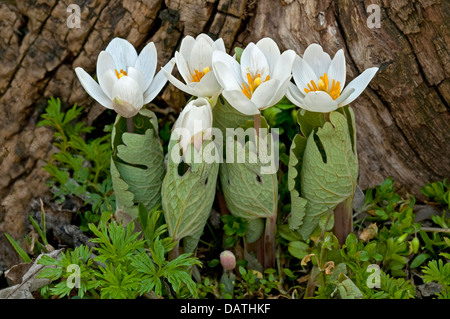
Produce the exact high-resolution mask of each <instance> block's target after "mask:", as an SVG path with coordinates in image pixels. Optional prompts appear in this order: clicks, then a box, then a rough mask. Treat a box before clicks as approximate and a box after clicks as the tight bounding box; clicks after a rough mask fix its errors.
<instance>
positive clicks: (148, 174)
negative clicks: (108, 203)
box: [111, 109, 164, 218]
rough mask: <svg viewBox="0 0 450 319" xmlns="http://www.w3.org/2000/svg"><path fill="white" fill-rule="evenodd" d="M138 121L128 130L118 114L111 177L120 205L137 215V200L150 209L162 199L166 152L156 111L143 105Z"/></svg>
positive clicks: (113, 138) (114, 134)
mask: <svg viewBox="0 0 450 319" xmlns="http://www.w3.org/2000/svg"><path fill="white" fill-rule="evenodd" d="M134 121H135V133H127V132H125V129H124V127H126V123H125V122H126V121H125V119H123V118H122V117H121V116H119V115H118V116H117V120H116V123H115V124H114V129H113V133H112V140H113V156H112V157H111V178H112V181H113V187H114V193H115V195H116V206H117V208H118V209H123V210H125V212H127V213H128V214H129V215H131V216H132V217H134V218H137V217H138V207H137V203H142V204H143V205H144V207H145V208H146V209H147V210H151V209H152V208H154V207H155V206H157V205H159V204H160V203H161V184H162V180H163V177H164V154H163V150H162V146H161V142H160V140H159V137H158V128H157V127H158V126H157V120H156V116H155V115H154V113H153V112H151V111H150V110H147V109H142V110H141V111H140V112H139V114H138V115H136V116H135V118H134Z"/></svg>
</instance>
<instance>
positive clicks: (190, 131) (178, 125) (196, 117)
mask: <svg viewBox="0 0 450 319" xmlns="http://www.w3.org/2000/svg"><path fill="white" fill-rule="evenodd" d="M212 122H213V115H212V109H211V105H210V104H209V102H208V100H207V99H205V98H197V99H195V100H192V101H190V102H189V103H188V104H187V105H186V106H185V107H184V108H183V110H182V111H181V113H180V115H179V116H178V119H177V121H176V122H175V125H174V128H175V129H176V130H179V135H180V139H179V143H180V148H181V149H182V151H183V154H184V153H186V151H187V149H188V147H189V145H191V144H194V147H195V148H196V149H197V150H199V149H200V147H201V145H202V142H203V140H204V139H207V138H208V137H210V136H211V128H212Z"/></svg>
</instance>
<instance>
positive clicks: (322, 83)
mask: <svg viewBox="0 0 450 319" xmlns="http://www.w3.org/2000/svg"><path fill="white" fill-rule="evenodd" d="M313 91H323V92H327V93H328V94H330V96H331V98H332V99H333V100H336V99H337V98H338V97H339V96H340V95H341V84H340V83H339V81H337V82H336V80H334V79H333V82H332V83H331V85H330V81H329V80H328V75H327V74H326V73H325V74H324V75H322V76H321V77H320V79H319V83H317V85H316V83H315V82H314V81H312V80H311V84H309V83H308V88H305V92H306V93H309V92H313Z"/></svg>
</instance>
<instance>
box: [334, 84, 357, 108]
mask: <svg viewBox="0 0 450 319" xmlns="http://www.w3.org/2000/svg"><path fill="white" fill-rule="evenodd" d="M353 92H355V89H354V88H349V89H348V90H344V91H343V92H342V94H341V95H340V96H339V97H338V98H337V99H336V103H337V104H338V105H339V107H341V106H345V105H346V104H342V102H345V100H347V99H348V97H349V96H350V95H351V94H353Z"/></svg>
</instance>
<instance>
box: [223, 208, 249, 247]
mask: <svg viewBox="0 0 450 319" xmlns="http://www.w3.org/2000/svg"><path fill="white" fill-rule="evenodd" d="M221 220H222V222H223V231H224V234H225V239H224V246H225V248H229V247H232V246H234V245H235V244H236V243H237V241H238V240H239V238H240V237H244V235H245V233H246V232H247V225H248V222H247V221H246V220H245V219H243V218H241V217H236V216H233V215H223V216H222V217H221Z"/></svg>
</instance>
